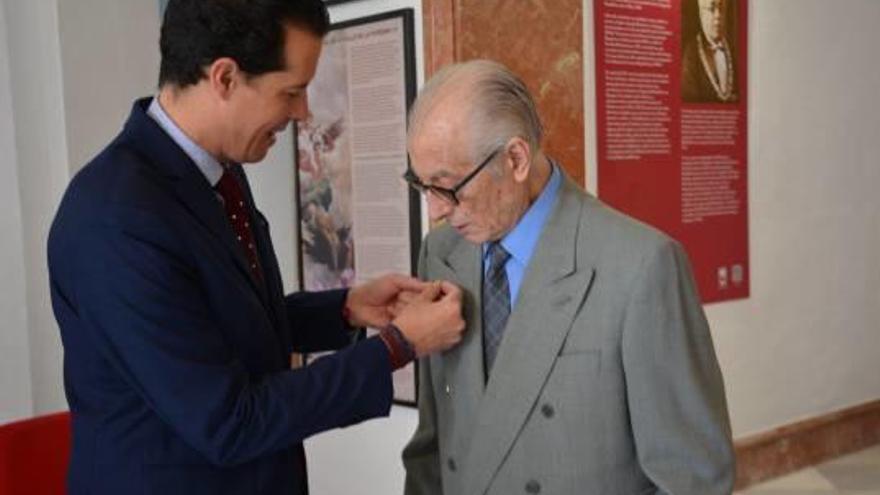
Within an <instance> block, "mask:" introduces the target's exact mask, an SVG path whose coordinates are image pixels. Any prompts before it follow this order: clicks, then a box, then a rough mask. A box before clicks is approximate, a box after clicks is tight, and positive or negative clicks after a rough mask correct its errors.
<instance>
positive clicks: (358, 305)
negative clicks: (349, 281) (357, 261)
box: [345, 273, 430, 328]
mask: <svg viewBox="0 0 880 495" xmlns="http://www.w3.org/2000/svg"><path fill="white" fill-rule="evenodd" d="M429 286H430V284H428V283H427V282H422V281H420V280H418V279H415V278H413V277H408V276H406V275H400V274H396V273H392V274H389V275H384V276H382V277H379V278H376V279H373V280H370V281H369V282H366V283H364V284H361V285H358V286H356V287H352V288H351V289H350V290H349V291H348V297H347V298H346V300H345V308H346V309H347V310H348V320H349V321H348V323H349V324H350V325H351V326H354V327H373V328H381V327H384V326H385V325H388V324H389V323H391V319H392V318H394V316H395V315H396V313H394V312H392V310H393V308H394V307H396V306H397V305H398V304H399V303H398V300H399V299H400V298H401V297H402V298H403V299H404V300H408V299H411V298H412V297H408V296H406V294H407V293H411V294H413V295H415V294H419V293H421V292H422V291H423V290H424V289H426V288H428V287H429Z"/></svg>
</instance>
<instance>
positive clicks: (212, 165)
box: [147, 96, 223, 187]
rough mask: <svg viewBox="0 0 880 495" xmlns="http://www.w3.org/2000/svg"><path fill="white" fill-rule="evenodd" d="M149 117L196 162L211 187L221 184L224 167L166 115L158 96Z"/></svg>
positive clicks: (154, 99)
mask: <svg viewBox="0 0 880 495" xmlns="http://www.w3.org/2000/svg"><path fill="white" fill-rule="evenodd" d="M147 115H149V116H150V117H151V118H152V119H153V120H155V121H156V123H157V124H159V127H161V128H162V130H163V131H165V133H166V134H168V136H169V137H170V138H171V140H172V141H174V142H175V143H177V145H178V146H180V147H181V149H183V152H184V153H186V155H187V156H188V157H190V159H191V160H192V161H193V162H195V164H196V167H198V168H199V170H201V172H202V175H204V176H205V179H207V181H208V184H210V185H211V187H214V186H216V185H217V183H218V182H220V177H221V176H223V165H221V164H220V162H219V161H218V160H217V159H216V158H214V157H213V156H212V155H211V154H210V153H208V152H207V151H205V150H204V149H203V148H202V147H201V146H199V145H197V144H196V143H195V142H194V141H193V140H192V139H190V138H189V136H187V135H186V134H185V133H184V132H183V131H182V130H181V129H180V127H178V126H177V124H175V123H174V121H173V120H171V117H169V116H168V114H167V113H165V110H164V109H163V108H162V105H161V104H159V97H158V96H157V97H155V98H153V101H152V102H151V103H150V106H149V108H147Z"/></svg>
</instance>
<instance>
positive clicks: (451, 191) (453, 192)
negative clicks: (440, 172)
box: [403, 144, 507, 206]
mask: <svg viewBox="0 0 880 495" xmlns="http://www.w3.org/2000/svg"><path fill="white" fill-rule="evenodd" d="M506 146H507V145H506V144H504V145H501V146H499V147H497V148H495V150H494V151H493V152H492V153H489V156H487V157H486V158H485V159H484V160H483V161H482V162H481V163H480V164H479V165H477V167H476V168H475V169H474V170H473V171H471V173H469V174H467V175H466V176H465V177H464V178H463V179H461V180H460V181H459V182H458V184H456V185H454V186H452V188H446V187H440V186H435V185H433V184H425V183H424V182H422V181H421V180H419V178H418V177H417V176H416V174H415V172H413V170H412V169H411V168H407V169H406V172H404V173H403V180H405V181H406V182H407V184H409V185H410V187H412V188H413V189H415V190H416V191H418V192H420V193H422V194H428V192H431V193H433V194H434V195H435V196H437V197H439V198H441V199H443V200H445V201H447V202H449V203H452V204H453V205H455V206H458V205H459V203H460V201H459V199H458V191H460V190H461V189H462V188H463V187H464V186H466V185H467V184H468V182H470V181H471V180H472V179H473V178H474V177H476V176H477V174H479V173H480V171H481V170H483V169H484V168H486V165H488V164H490V163H492V160H493V159H495V157H496V156H498V153H500V152H501V150H503V149H504V148H505V147H506Z"/></svg>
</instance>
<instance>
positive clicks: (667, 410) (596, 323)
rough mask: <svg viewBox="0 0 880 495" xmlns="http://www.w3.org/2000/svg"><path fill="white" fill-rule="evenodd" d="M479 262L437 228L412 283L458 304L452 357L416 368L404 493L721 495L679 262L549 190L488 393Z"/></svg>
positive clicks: (713, 415)
mask: <svg viewBox="0 0 880 495" xmlns="http://www.w3.org/2000/svg"><path fill="white" fill-rule="evenodd" d="M481 252H482V251H481V248H480V246H478V245H474V244H471V243H469V242H467V241H466V240H464V239H463V238H461V237H460V236H459V235H458V234H457V233H456V232H455V231H454V230H453V229H451V228H449V227H448V226H445V227H441V228H438V229H436V230H435V231H434V232H432V233H431V234H430V235H428V237H427V239H426V241H425V242H424V243H423V248H422V253H421V260H420V273H421V276H422V277H423V278H426V279H447V280H450V281H453V282H455V283H457V284H459V285H460V286H461V287H462V288H463V291H464V294H465V297H464V314H465V319H466V321H467V325H468V328H467V331H466V333H465V336H464V339H463V341H462V343H461V345H459V346H458V347H455V348H453V349H451V350H449V351H447V352H445V353H442V354H437V355H433V356H430V357H429V358H426V359H423V360H422V361H421V363H420V371H419V377H420V390H419V424H418V428H417V430H416V432H415V434H414V436H413V438H412V440H411V441H410V443H409V444H408V445H407V447H406V449H405V450H404V453H403V461H404V465H405V467H406V494H407V495H420V494H441V493H442V494H446V495H482V494H491V495H510V494H516V493H533V494H534V493H542V494H579V495H580V494H587V495H644V494H674V495H715V494H729V493H730V492H731V490H732V486H733V478H734V468H733V464H734V460H733V450H732V447H731V439H730V426H729V420H728V414H727V405H726V400H725V395H724V385H723V381H722V377H721V372H720V370H719V367H718V363H717V360H716V357H715V351H714V348H713V344H712V339H711V336H710V333H709V328H708V324H707V322H706V318H705V316H704V314H703V310H702V306H701V305H700V301H699V299H698V295H697V293H696V290H695V287H694V281H693V277H692V275H691V271H690V267H689V263H688V260H687V257H686V255H685V254H684V252H683V250H682V248H681V247H680V246H679V245H678V244H677V243H676V242H675V241H673V240H671V239H670V238H668V237H667V236H665V235H663V234H661V233H660V232H658V231H656V230H654V229H652V228H650V227H647V226H645V225H643V224H641V223H639V222H637V221H635V220H633V219H630V218H628V217H626V216H624V215H622V214H620V213H618V212H616V211H614V210H612V209H611V208H609V207H607V206H605V205H603V204H602V203H601V202H599V201H598V200H596V199H595V198H593V197H592V196H590V195H588V194H587V193H585V192H583V191H582V190H581V189H580V188H579V187H578V186H576V185H575V184H574V183H572V182H571V181H570V180H568V179H567V178H565V179H564V180H563V185H562V187H561V188H560V190H559V196H558V198H557V200H556V204H555V205H554V209H553V212H552V213H551V215H550V216H549V217H548V220H547V223H546V225H545V227H544V230H543V232H542V234H541V238H540V240H539V242H538V245H537V247H536V250H535V252H534V254H533V256H532V259H531V261H530V263H529V266H528V267H527V269H526V273H525V276H524V279H523V282H522V286H521V288H520V292H519V296H518V302H517V303H516V306H515V307H514V308H513V309H512V312H511V315H510V318H509V320H508V323H507V328H506V330H505V336H504V340H503V342H502V344H501V347H500V349H499V351H498V355H497V357H496V360H495V364H494V366H493V370H492V374H491V377H490V378H489V380H488V382H486V381H485V379H484V372H483V357H482V356H483V351H482V338H481V331H482V330H481V328H480V326H481V317H480V292H481V291H480V284H481V256H480V255H481Z"/></svg>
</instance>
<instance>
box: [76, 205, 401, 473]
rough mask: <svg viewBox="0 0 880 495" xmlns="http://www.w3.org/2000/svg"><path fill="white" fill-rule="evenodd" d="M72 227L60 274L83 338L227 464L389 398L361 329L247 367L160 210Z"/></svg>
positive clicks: (213, 458)
mask: <svg viewBox="0 0 880 495" xmlns="http://www.w3.org/2000/svg"><path fill="white" fill-rule="evenodd" d="M124 217H125V218H126V220H124V223H121V225H96V226H88V227H85V228H83V231H82V232H80V233H79V234H80V235H79V240H78V241H77V242H76V243H75V244H73V245H71V249H70V251H71V252H70V253H68V255H69V256H71V257H72V258H73V259H72V260H71V261H70V263H71V264H72V266H73V267H74V268H73V270H72V272H73V273H71V276H72V279H71V280H72V281H71V283H70V285H71V286H72V287H75V290H74V291H73V293H74V297H75V299H76V301H75V302H76V307H77V312H78V314H77V317H78V318H80V319H81V320H82V321H83V322H84V327H85V328H87V329H88V332H89V335H88V338H89V340H90V342H91V343H92V345H94V346H96V347H97V348H98V350H99V352H100V353H101V355H102V356H103V357H104V359H106V360H107V361H108V362H109V363H110V365H111V366H112V367H113V368H114V369H115V370H116V371H117V372H118V373H119V374H120V376H121V377H122V379H123V380H125V382H126V383H127V384H128V386H130V387H131V388H132V389H133V390H135V392H136V393H137V394H138V396H139V397H140V398H141V399H142V400H143V401H144V402H145V403H146V404H147V405H148V406H149V407H150V408H151V410H152V411H154V412H155V414H156V415H158V416H159V417H160V418H161V419H162V420H163V421H164V422H165V423H166V424H167V425H168V426H169V427H170V428H171V429H173V430H174V431H175V432H176V433H177V434H178V435H179V436H180V437H181V438H182V439H184V440H185V441H186V442H187V443H188V444H189V445H190V446H192V447H193V448H194V449H196V450H197V451H199V452H201V453H202V454H203V455H204V456H205V457H206V458H207V459H208V460H209V461H210V462H212V463H214V464H217V465H222V466H230V465H237V464H241V463H245V462H248V461H250V460H253V459H255V458H257V457H260V456H262V455H266V454H268V453H272V452H277V451H279V450H281V449H284V448H287V447H289V446H290V445H292V444H295V443H298V442H301V441H302V440H303V439H304V438H306V437H308V436H310V435H312V434H315V433H318V432H321V431H324V430H328V429H331V428H335V427H338V426H341V425H346V424H350V423H353V422H356V421H359V420H363V419H367V418H371V417H376V416H385V415H387V414H388V411H389V409H390V406H391V395H392V389H391V387H392V386H391V378H390V365H389V362H388V355H387V350H386V349H385V347H384V344H383V343H382V342H381V341H379V340H378V339H368V340H366V341H364V342H362V343H359V344H358V345H356V346H353V347H351V348H348V349H345V350H343V351H341V352H338V353H336V354H335V355H333V356H328V357H327V358H325V359H322V360H319V361H318V362H316V363H314V365H312V366H308V367H306V368H302V369H299V370H295V371H293V370H285V371H280V372H277V373H270V374H266V375H262V376H258V375H254V374H253V373H251V372H249V371H248V370H247V369H246V368H245V366H244V363H243V362H241V361H240V359H239V356H238V354H237V351H236V349H234V348H233V346H232V345H231V344H230V342H229V341H227V339H226V338H225V336H224V333H223V332H222V331H221V330H220V329H219V328H218V323H217V322H216V317H215V316H214V315H213V314H212V311H211V308H210V306H209V304H208V302H207V300H206V299H205V296H204V294H203V288H202V287H201V285H200V284H201V280H200V278H199V276H198V273H196V272H195V271H194V268H193V264H192V263H191V262H188V260H187V256H191V254H190V253H187V252H185V251H183V248H182V247H181V245H180V243H179V241H178V240H177V239H176V238H175V236H174V234H173V233H172V232H169V231H168V230H169V229H168V228H167V226H165V225H164V224H163V222H162V220H161V219H160V218H157V217H156V216H155V215H153V214H147V213H143V212H138V211H127V212H125V215H124Z"/></svg>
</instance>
